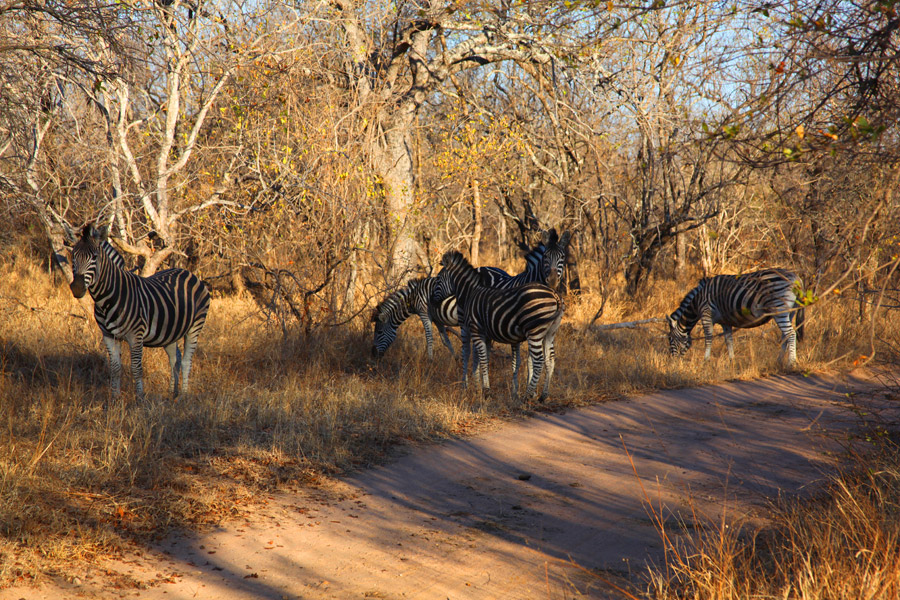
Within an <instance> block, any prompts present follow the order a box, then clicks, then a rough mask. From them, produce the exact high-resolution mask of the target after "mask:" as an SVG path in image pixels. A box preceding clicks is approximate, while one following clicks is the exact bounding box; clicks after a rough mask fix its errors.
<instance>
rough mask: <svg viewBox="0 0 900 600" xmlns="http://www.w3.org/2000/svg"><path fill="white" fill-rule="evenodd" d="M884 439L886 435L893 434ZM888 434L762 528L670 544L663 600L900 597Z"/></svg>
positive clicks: (898, 478) (702, 528) (785, 502)
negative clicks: (823, 485) (818, 488)
mask: <svg viewBox="0 0 900 600" xmlns="http://www.w3.org/2000/svg"><path fill="white" fill-rule="evenodd" d="M880 433H882V434H886V433H887V432H886V431H885V430H882V431H881V432H880ZM897 441H898V440H897V438H896V437H892V436H890V435H883V436H880V437H879V438H878V439H877V440H876V441H875V443H874V444H873V445H871V446H870V447H869V448H868V449H867V450H866V451H863V452H853V453H851V457H850V460H849V461H848V462H847V463H845V465H844V467H843V469H842V470H840V471H839V472H838V473H836V474H834V475H832V476H830V478H829V479H828V482H827V485H826V486H825V488H824V489H823V490H822V491H821V492H820V493H819V494H818V495H817V496H816V497H814V498H812V499H809V498H807V499H798V498H780V499H778V501H777V503H776V504H774V505H773V506H772V510H771V511H770V513H771V525H770V526H769V527H767V528H766V529H764V530H761V531H760V530H755V529H746V530H745V529H742V528H740V527H728V523H727V519H725V518H724V517H723V519H722V521H720V522H719V523H714V524H705V525H704V524H701V525H699V526H698V527H696V528H693V529H692V530H691V531H685V532H683V533H684V534H685V538H684V541H683V542H681V543H679V544H677V545H676V544H671V543H670V544H667V546H668V548H667V550H668V557H667V561H666V565H665V568H664V569H659V570H654V571H651V573H650V585H649V587H648V590H647V593H646V595H647V596H648V597H651V598H654V599H655V600H676V599H677V600H684V599H690V600H746V599H749V598H785V599H792V600H832V599H833V600H844V599H849V598H853V599H860V600H894V599H895V598H900V467H898V464H900V446H898V444H897Z"/></svg>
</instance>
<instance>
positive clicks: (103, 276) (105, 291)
mask: <svg viewBox="0 0 900 600" xmlns="http://www.w3.org/2000/svg"><path fill="white" fill-rule="evenodd" d="M95 269H96V270H95V272H94V278H93V280H91V284H90V285H89V286H88V291H89V292H90V294H91V297H92V298H93V299H94V301H95V302H97V301H99V300H102V299H106V298H109V297H110V296H111V295H113V294H112V293H113V292H114V290H115V289H116V288H121V287H122V285H123V283H124V281H125V280H126V279H127V277H128V276H131V277H137V275H134V274H132V273H129V272H128V271H124V270H122V269H120V268H118V266H117V264H116V262H115V261H114V260H113V259H112V258H110V257H109V256H108V255H107V254H106V252H105V251H104V250H103V249H101V251H100V252H99V253H98V254H97V264H96V267H95Z"/></svg>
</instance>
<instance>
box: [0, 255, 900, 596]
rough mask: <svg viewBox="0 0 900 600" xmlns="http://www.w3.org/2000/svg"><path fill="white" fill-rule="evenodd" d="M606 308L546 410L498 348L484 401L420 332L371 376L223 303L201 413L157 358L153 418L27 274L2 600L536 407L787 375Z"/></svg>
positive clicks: (820, 311) (216, 305)
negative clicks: (12, 585)
mask: <svg viewBox="0 0 900 600" xmlns="http://www.w3.org/2000/svg"><path fill="white" fill-rule="evenodd" d="M691 285H692V284H691V282H682V283H681V284H676V283H674V282H659V283H656V284H654V286H653V287H652V289H651V290H649V291H648V292H647V294H646V296H645V297H644V298H642V299H632V298H623V297H622V296H621V295H620V294H613V295H612V296H611V297H610V298H609V299H608V300H607V302H606V305H605V309H604V312H603V314H602V315H601V317H600V318H599V319H598V320H597V323H610V322H616V321H624V320H634V319H641V318H648V317H657V316H662V315H664V314H666V313H667V312H670V311H671V310H673V309H674V308H675V306H677V304H678V301H679V300H680V298H681V297H682V296H683V294H684V293H685V292H686V291H687V289H689V287H691ZM600 303H601V299H600V298H599V297H598V296H597V295H595V294H592V293H591V292H590V290H587V291H586V292H585V293H583V294H582V295H581V296H580V297H571V296H570V297H569V298H568V299H567V309H566V315H565V318H564V320H563V325H562V327H561V328H560V332H559V334H558V336H557V343H556V347H557V368H556V374H555V376H554V381H553V383H552V388H551V398H550V400H549V402H548V403H547V404H546V405H544V406H542V407H537V406H535V405H533V404H524V403H522V402H521V401H520V400H519V399H516V398H511V397H510V394H509V391H510V389H511V382H510V375H511V369H510V364H509V349H508V347H502V346H501V347H497V348H496V351H495V352H494V354H493V356H492V361H491V382H492V388H493V391H494V393H493V395H492V396H491V397H482V396H481V395H480V394H479V393H478V386H477V385H470V386H469V389H468V390H463V388H462V386H461V385H460V383H459V380H460V375H461V373H460V368H459V366H458V364H457V363H454V362H453V361H452V360H451V359H450V356H449V353H447V351H446V349H444V348H443V346H441V345H440V344H438V345H437V347H436V349H435V359H434V360H432V361H429V360H428V359H427V358H426V356H425V351H424V336H423V335H422V330H421V325H420V324H418V321H417V320H416V319H410V320H409V322H408V323H406V324H405V325H404V326H403V328H402V329H401V333H400V336H399V339H398V341H397V342H396V343H395V344H394V346H393V347H392V348H391V349H390V350H389V351H388V353H387V355H386V357H385V358H384V359H383V360H382V361H381V362H380V363H377V364H376V363H373V362H372V361H371V360H370V358H369V348H370V344H371V331H370V329H369V327H370V324H369V323H368V322H366V321H365V320H364V319H360V320H359V321H358V322H355V323H352V324H350V325H347V326H344V327H341V328H334V329H326V330H322V331H318V332H314V333H313V334H311V335H308V336H307V335H303V334H302V333H301V329H300V328H299V327H298V328H297V330H296V331H292V330H291V329H288V334H287V335H286V336H285V335H284V334H283V330H282V328H281V326H280V324H277V323H272V322H267V321H266V319H265V317H264V315H263V314H262V313H261V312H260V311H259V310H258V309H257V307H256V305H255V304H254V303H253V302H252V301H251V300H248V299H242V298H215V299H214V300H213V305H212V310H211V312H210V317H209V320H208V323H207V326H206V329H205V330H204V332H203V334H202V335H201V338H200V347H199V350H198V352H197V354H196V355H195V358H194V365H193V371H192V373H191V376H192V377H191V391H190V393H189V394H188V395H186V396H184V397H179V398H177V399H176V400H172V399H170V398H169V397H168V396H167V393H166V390H167V389H168V363H167V359H166V355H165V353H164V352H163V351H162V350H160V349H147V350H145V354H144V357H145V360H144V365H145V367H144V368H145V388H146V390H147V400H146V401H145V402H136V401H134V400H133V388H132V387H131V381H130V374H129V372H128V371H127V370H126V372H125V373H126V374H125V377H124V381H123V383H124V386H123V394H122V396H121V397H120V398H111V397H110V396H109V392H108V374H107V367H106V357H105V350H104V348H103V345H102V342H101V339H100V334H99V331H98V329H97V326H96V324H95V323H94V321H93V316H92V313H91V310H92V309H91V304H90V301H77V300H75V299H73V298H72V295H71V293H70V292H69V290H68V287H67V286H66V285H65V284H64V283H63V282H62V281H59V280H56V281H54V279H53V278H52V277H51V276H49V275H48V273H47V272H46V271H45V270H43V269H40V268H38V267H36V266H35V265H33V264H32V263H30V262H28V261H26V260H19V261H16V262H15V263H14V264H13V265H12V266H7V267H6V268H5V270H4V273H3V274H2V276H0V311H2V312H3V318H2V319H0V344H2V354H0V396H2V397H3V399H4V400H3V403H2V410H0V523H2V526H3V531H2V537H0V553H2V555H3V556H4V560H2V561H0V585H3V584H5V583H9V582H11V581H15V580H19V579H30V578H35V577H39V576H40V574H41V573H45V572H52V571H53V570H54V569H57V568H60V566H61V565H64V564H70V563H71V562H72V561H78V560H92V559H94V558H95V557H96V556H98V555H107V554H115V553H117V552H120V551H121V549H122V548H123V547H124V546H125V545H127V544H128V543H129V540H133V539H140V538H143V537H146V536H156V535H160V534H162V533H164V532H165V531H166V530H167V529H168V528H170V527H173V526H178V527H196V526H198V525H201V524H203V523H214V522H218V521H221V520H223V519H227V518H229V517H231V516H234V515H235V514H238V512H239V511H240V510H243V509H244V508H245V507H247V506H248V505H251V504H252V502H253V497H254V495H255V494H257V493H258V492H259V491H260V490H267V489H273V488H276V487H279V486H292V485H308V484H314V483H315V481H316V480H317V479H318V478H320V477H322V476H327V475H331V474H338V473H344V472H346V471H348V470H351V469H354V468H360V467H366V466H369V465H372V464H375V463H377V462H379V461H382V460H384V458H385V457H386V456H387V455H388V453H389V452H390V451H391V449H392V448H395V447H396V446H397V445H398V444H406V443H421V442H427V441H429V440H435V439H440V438H446V437H452V436H458V435H465V434H468V433H472V432H476V431H478V430H479V429H480V428H482V427H483V426H484V424H486V423H489V422H492V421H493V420H496V419H498V418H505V417H509V416H514V415H517V414H523V413H526V412H528V411H531V410H534V409H536V408H539V409H544V408H546V409H551V410H552V409H554V408H559V407H566V406H578V405H584V404H589V403H596V402H603V401H607V400H610V399H615V398H619V397H622V396H624V395H628V394H635V393H639V392H645V391H649V390H655V389H660V388H673V387H685V386H695V385H702V384H706V383H711V382H717V381H722V380H728V379H751V378H756V377H761V376H766V375H769V374H772V373H779V372H783V368H782V367H781V365H780V363H779V362H778V354H779V334H778V331H777V328H776V327H775V326H774V325H766V326H764V327H762V328H760V329H756V330H750V331H743V332H742V331H739V332H736V335H735V352H736V359H735V360H734V361H733V362H732V361H731V360H729V358H728V356H727V353H726V352H725V349H724V343H723V341H722V340H721V338H717V339H716V343H715V346H714V350H713V359H712V360H710V361H708V362H707V361H704V360H703V357H702V344H700V346H701V348H699V349H698V348H697V345H696V344H695V348H694V349H693V350H692V351H691V352H690V353H689V354H688V356H687V357H685V358H683V359H671V358H670V357H669V356H668V354H667V353H666V351H665V349H666V344H665V330H664V328H663V325H662V324H653V325H649V326H646V327H642V328H639V329H633V330H612V331H596V330H594V329H592V328H590V327H589V326H588V325H589V323H590V321H591V319H592V317H593V316H594V315H595V314H596V312H597V310H598V308H599V306H600ZM854 310H855V306H853V305H850V304H847V305H843V304H841V303H840V302H833V303H827V304H823V305H821V306H817V307H815V308H813V309H812V310H811V311H810V315H809V317H810V318H809V319H808V324H809V327H808V329H807V334H808V337H807V339H806V340H804V342H803V343H802V344H801V345H800V349H799V359H800V364H801V368H803V369H808V370H817V369H822V368H833V367H836V366H837V367H845V366H848V365H850V364H851V363H852V361H853V360H855V359H856V358H857V357H858V356H859V355H862V354H867V353H868V352H869V350H868V348H867V347H866V340H867V339H868V334H867V329H866V327H867V323H865V322H860V320H859V319H858V318H857V317H856V315H855V312H854ZM885 327H894V328H900V325H898V324H896V323H890V324H888V323H885ZM883 333H884V334H890V332H887V331H886V332H883ZM454 342H456V343H457V344H458V342H457V341H456V340H455V339H454ZM521 376H522V377H523V378H524V369H523V373H522V375H521ZM522 388H524V383H522Z"/></svg>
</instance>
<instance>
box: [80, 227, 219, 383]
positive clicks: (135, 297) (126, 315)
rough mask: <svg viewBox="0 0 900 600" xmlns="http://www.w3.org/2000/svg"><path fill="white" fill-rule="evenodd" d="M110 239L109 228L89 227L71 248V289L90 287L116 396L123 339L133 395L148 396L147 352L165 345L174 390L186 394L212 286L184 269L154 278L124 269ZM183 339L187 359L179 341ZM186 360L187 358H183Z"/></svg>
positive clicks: (120, 372)
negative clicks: (126, 351)
mask: <svg viewBox="0 0 900 600" xmlns="http://www.w3.org/2000/svg"><path fill="white" fill-rule="evenodd" d="M115 256H118V253H117V252H116V251H115V249H113V248H112V246H110V244H109V242H108V241H106V228H105V227H102V228H100V229H97V228H95V227H94V226H93V225H87V226H85V227H84V230H83V231H82V233H81V239H80V240H79V241H78V243H76V244H75V247H74V248H73V249H72V271H73V273H74V275H75V278H74V279H73V280H72V283H71V285H70V287H71V288H72V294H73V295H74V296H75V297H76V298H81V297H82V296H84V293H85V291H89V292H90V294H91V297H92V298H93V299H94V318H95V319H96V320H97V325H99V326H100V332H101V333H102V334H103V342H104V343H105V344H106V349H107V351H108V352H109V368H110V384H111V386H112V390H113V394H114V395H116V396H118V395H119V392H120V390H121V380H122V362H121V343H122V341H125V342H128V346H129V348H130V349H131V374H132V376H133V378H134V388H135V395H136V396H137V397H138V398H139V399H142V398H143V397H144V382H143V364H142V358H143V350H144V346H147V347H149V348H158V347H163V348H165V350H166V353H167V354H168V355H169V369H170V371H171V374H172V383H171V386H170V392H171V393H172V395H173V396H175V395H177V393H178V391H177V390H178V375H179V371H180V372H181V391H182V392H187V389H188V376H189V374H190V371H191V359H192V358H193V355H194V350H195V349H196V348H197V339H198V338H199V337H200V331H201V330H202V329H203V325H204V324H205V323H206V314H207V312H208V311H209V289H208V288H207V286H206V284H205V283H204V282H203V281H201V280H200V279H198V278H197V277H196V276H194V275H192V274H191V273H189V272H187V271H185V270H184V269H166V270H165V271H160V272H159V273H156V274H155V275H151V276H150V277H146V278H145V277H140V276H138V275H135V274H134V273H130V272H128V271H126V270H125V269H124V268H123V267H122V265H123V264H124V261H121V256H119V260H116V259H115ZM181 338H184V357H183V359H182V356H181V352H180V350H179V348H178V341H179V340H180V339H181ZM182 360H183V362H182Z"/></svg>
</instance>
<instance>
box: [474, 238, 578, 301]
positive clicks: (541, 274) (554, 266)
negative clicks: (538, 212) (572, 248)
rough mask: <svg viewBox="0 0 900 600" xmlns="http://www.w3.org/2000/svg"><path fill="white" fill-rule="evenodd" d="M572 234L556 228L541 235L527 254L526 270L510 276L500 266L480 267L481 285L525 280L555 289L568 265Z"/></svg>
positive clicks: (506, 285) (510, 284) (514, 283)
mask: <svg viewBox="0 0 900 600" xmlns="http://www.w3.org/2000/svg"><path fill="white" fill-rule="evenodd" d="M570 238H571V233H570V232H568V231H566V232H564V233H563V234H562V236H559V235H558V234H557V233H556V229H551V230H550V231H545V232H543V233H542V234H541V243H540V244H538V245H537V246H535V247H534V248H532V249H531V250H530V251H529V252H528V254H526V255H525V270H524V271H522V272H521V273H519V274H518V275H515V276H513V275H510V274H508V273H507V272H506V271H503V270H502V269H498V268H497V267H480V268H479V269H478V271H479V273H480V274H481V279H482V284H483V285H485V286H486V287H492V288H497V289H504V288H512V287H518V286H520V285H524V284H526V283H535V282H537V283H543V284H545V285H547V286H549V287H551V288H553V289H557V288H558V287H559V282H560V281H561V280H562V275H563V271H564V270H565V268H566V253H567V252H568V247H569V240H570Z"/></svg>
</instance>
